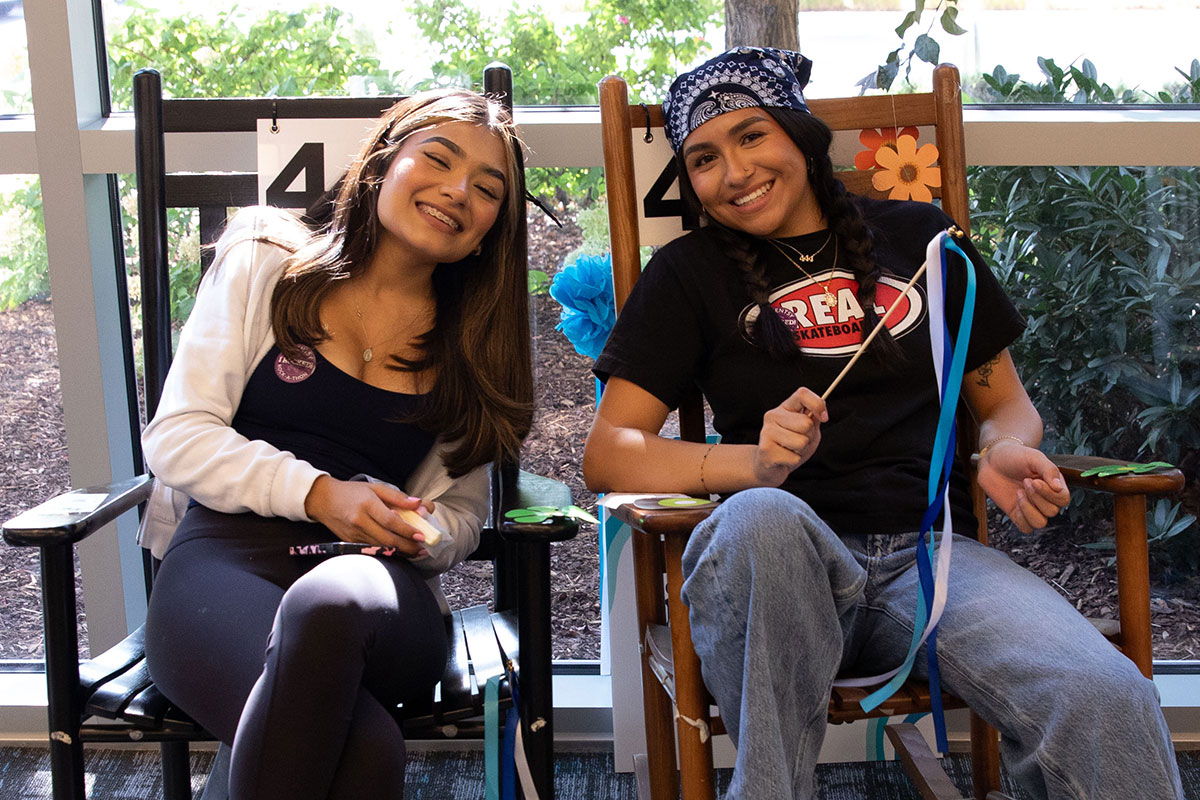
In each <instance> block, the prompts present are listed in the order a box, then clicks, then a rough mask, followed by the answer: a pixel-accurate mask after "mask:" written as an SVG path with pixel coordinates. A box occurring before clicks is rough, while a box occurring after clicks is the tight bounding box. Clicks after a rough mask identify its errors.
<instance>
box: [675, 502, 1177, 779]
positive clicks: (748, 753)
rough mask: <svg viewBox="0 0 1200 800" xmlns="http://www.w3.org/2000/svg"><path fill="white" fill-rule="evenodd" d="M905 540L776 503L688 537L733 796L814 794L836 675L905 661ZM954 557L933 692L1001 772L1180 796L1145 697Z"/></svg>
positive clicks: (1031, 597) (1005, 563) (1055, 624)
mask: <svg viewBox="0 0 1200 800" xmlns="http://www.w3.org/2000/svg"><path fill="white" fill-rule="evenodd" d="M916 537H917V535H916V534H915V533H914V534H909V535H905V536H901V537H893V536H850V537H846V538H845V540H842V539H839V538H838V536H837V535H836V534H835V533H834V532H833V531H832V530H830V529H829V527H828V526H827V525H826V524H825V523H824V522H823V521H822V520H821V519H820V518H819V517H817V515H816V514H815V513H814V512H813V510H812V509H811V508H810V507H809V506H808V505H807V504H806V503H804V502H803V501H802V500H799V499H797V498H796V497H794V496H793V495H791V494H788V493H786V492H783V491H781V490H777V489H753V490H750V491H744V492H739V493H738V494H736V495H734V496H733V497H731V498H729V499H728V500H726V501H725V502H724V503H723V504H722V505H721V507H720V508H719V509H718V510H717V511H716V513H714V514H713V515H712V517H710V518H709V519H708V520H707V521H706V522H705V523H704V524H702V525H701V526H699V527H698V528H697V529H696V531H695V532H694V533H693V534H692V538H691V541H690V542H689V543H688V546H687V550H686V552H685V553H684V558H683V575H684V584H683V596H684V600H685V601H686V602H687V604H688V606H689V609H690V611H689V619H690V621H691V625H692V638H693V639H694V641H695V645H696V651H697V652H698V653H699V655H700V661H701V665H702V669H703V674H704V681H705V683H706V684H707V685H708V688H709V690H710V691H711V692H712V694H713V697H714V698H716V701H717V704H718V705H719V706H720V708H721V709H722V711H723V714H722V716H723V718H724V720H725V725H726V728H727V729H728V730H729V733H730V735H731V736H732V738H733V742H734V744H735V745H737V761H736V764H735V769H734V774H733V781H732V783H731V785H730V789H729V794H728V795H727V797H728V798H745V800H789V799H790V800H801V798H811V797H814V796H815V794H816V788H815V785H814V773H815V770H816V764H817V755H818V753H819V752H820V749H821V742H822V739H823V738H824V735H825V726H826V709H827V707H828V703H829V689H830V684H831V683H832V681H833V679H834V677H835V676H839V675H842V676H847V675H874V674H878V673H880V672H883V671H884V670H886V669H891V668H892V667H894V666H896V665H898V664H899V663H900V662H901V661H902V659H903V658H904V656H905V654H907V652H908V648H909V645H910V643H911V640H912V627H913V619H914V616H915V613H914V612H915V606H916V592H917V588H918V583H919V579H918V576H917V568H916V562H915V556H914V548H913V545H914V544H915V542H916ZM898 548H899V549H898ZM951 553H952V558H951V566H950V590H949V596H948V601H947V605H946V611H945V613H944V614H943V616H942V620H941V623H940V625H939V628H938V639H937V641H938V663H939V665H940V669H941V676H942V684H943V686H944V687H945V688H946V689H947V690H949V691H951V692H953V693H954V694H956V695H958V696H959V697H961V698H962V699H963V700H965V701H967V703H969V704H970V706H971V707H972V708H973V709H974V710H975V711H976V712H977V713H979V714H980V716H982V717H983V718H984V719H985V720H987V721H988V722H989V723H991V724H992V725H994V726H995V727H996V728H997V729H999V731H1000V734H1001V748H1002V751H1003V755H1004V762H1005V767H1006V768H1007V770H1008V772H1009V774H1010V775H1012V776H1013V778H1014V779H1016V780H1017V782H1019V783H1020V785H1021V786H1022V787H1023V788H1024V789H1025V790H1026V791H1028V792H1029V793H1030V795H1032V796H1033V797H1036V798H1073V800H1106V798H1111V799H1112V800H1130V798H1138V799H1139V800H1169V799H1170V798H1182V797H1183V790H1182V788H1181V786H1180V782H1179V772H1178V768H1177V767H1176V764H1175V756H1174V751H1173V749H1172V746H1171V741H1170V732H1169V731H1168V730H1167V726H1166V723H1165V722H1164V720H1163V717H1162V713H1161V710H1160V708H1159V699H1158V693H1157V691H1156V690H1155V688H1154V684H1153V683H1152V682H1151V681H1148V680H1146V679H1145V678H1144V677H1142V675H1141V673H1140V672H1139V671H1138V670H1137V668H1136V667H1134V665H1133V663H1132V662H1131V661H1129V660H1128V659H1127V658H1125V656H1123V655H1121V654H1120V653H1119V652H1118V651H1117V650H1116V648H1114V647H1113V646H1112V645H1111V644H1109V643H1108V641H1107V640H1105V639H1104V637H1102V636H1101V635H1100V634H1099V633H1098V632H1097V631H1096V630H1095V628H1093V627H1092V625H1091V624H1089V623H1088V622H1087V621H1086V620H1085V619H1084V618H1083V617H1082V616H1081V615H1080V614H1079V613H1078V612H1077V611H1076V610H1075V609H1074V608H1073V607H1072V606H1071V605H1070V603H1068V602H1067V601H1066V600H1064V599H1063V598H1062V597H1061V596H1059V594H1058V593H1057V592H1055V591H1054V590H1053V589H1051V588H1050V587H1049V586H1047V585H1046V584H1045V583H1043V582H1042V581H1041V580H1040V579H1038V578H1037V577H1036V576H1034V575H1033V574H1032V573H1030V572H1028V571H1026V570H1024V569H1022V568H1021V567H1018V566H1017V565H1015V564H1013V563H1012V562H1011V561H1010V560H1009V559H1008V557H1007V556H1005V555H1004V554H1003V553H1001V552H999V551H997V550H994V549H992V548H988V547H985V546H983V545H980V544H978V543H977V542H975V541H974V540H972V539H968V538H964V537H961V536H959V537H956V538H955V540H954V547H953V550H952V551H951ZM925 671H926V670H925V654H924V652H923V651H922V652H921V653H919V654H918V656H917V661H916V666H915V667H914V670H913V674H914V675H920V676H924V674H925Z"/></svg>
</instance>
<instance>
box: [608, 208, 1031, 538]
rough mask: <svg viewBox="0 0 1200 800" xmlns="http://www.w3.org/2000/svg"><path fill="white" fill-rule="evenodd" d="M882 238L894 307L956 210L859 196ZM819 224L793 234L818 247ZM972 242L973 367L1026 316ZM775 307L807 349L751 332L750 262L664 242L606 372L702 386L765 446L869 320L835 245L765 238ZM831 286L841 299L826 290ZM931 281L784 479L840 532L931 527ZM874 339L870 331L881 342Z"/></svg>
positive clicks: (881, 298)
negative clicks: (887, 348)
mask: <svg viewBox="0 0 1200 800" xmlns="http://www.w3.org/2000/svg"><path fill="white" fill-rule="evenodd" d="M857 202H859V204H860V208H861V209H862V211H863V216H864V217H865V219H866V221H867V224H868V225H869V227H870V228H871V231H872V234H873V237H874V257H875V259H876V261H877V263H879V264H880V265H881V266H882V268H883V273H884V277H883V278H882V279H881V280H880V284H879V287H878V288H877V291H876V300H875V305H876V307H877V309H878V310H879V312H880V313H879V315H880V316H882V311H883V310H884V309H886V308H887V306H888V305H890V303H891V301H892V300H893V299H894V298H896V297H897V296H899V294H900V290H901V289H902V288H903V286H904V284H906V283H907V282H908V279H909V278H911V277H912V275H913V274H915V273H916V271H917V269H919V268H920V265H921V263H922V262H923V261H924V260H925V248H926V246H927V245H928V243H929V241H930V240H931V239H932V238H933V237H934V236H935V235H936V234H937V233H938V232H939V231H942V230H945V229H946V228H947V227H949V225H950V224H951V220H950V219H949V218H948V217H947V216H946V215H945V214H944V213H943V212H942V211H941V210H940V209H938V208H936V207H935V206H932V205H930V204H927V203H916V202H898V201H876V200H865V199H858V200H857ZM827 236H828V232H827V231H821V232H818V233H814V234H808V235H806V236H800V237H795V238H793V239H788V240H785V241H786V242H788V243H790V244H792V245H794V246H795V247H797V248H798V249H799V250H800V251H802V252H805V253H812V252H813V251H816V250H817V249H818V248H819V247H820V246H821V244H822V242H823V241H825V239H826V238H827ZM959 243H960V245H961V246H962V247H963V249H964V250H965V251H966V252H967V253H968V255H969V256H970V257H971V260H972V261H973V262H974V264H975V266H976V274H977V295H976V307H975V316H974V323H973V326H972V331H971V338H970V345H969V347H968V351H967V359H966V369H967V371H968V372H969V371H971V370H974V369H976V368H978V367H979V366H981V365H982V364H984V363H985V362H987V361H988V360H989V359H990V358H992V357H994V356H995V355H996V354H998V353H999V352H1001V351H1002V350H1003V349H1004V348H1005V347H1007V346H1008V345H1009V344H1010V343H1011V342H1012V341H1013V340H1014V339H1015V338H1016V337H1017V336H1018V335H1020V333H1021V331H1022V330H1023V328H1024V321H1023V320H1022V319H1021V317H1020V315H1019V314H1018V313H1017V311H1016V309H1015V308H1014V307H1013V305H1012V303H1011V302H1010V301H1009V300H1008V298H1007V297H1006V296H1005V294H1004V291H1003V290H1002V289H1001V287H1000V285H999V284H998V283H997V282H996V279H995V277H994V276H993V275H992V274H991V271H990V270H989V269H988V268H987V266H986V265H985V264H984V262H983V260H982V258H980V256H979V254H978V253H977V252H976V250H975V248H974V247H973V246H971V245H970V243H969V242H967V241H965V240H959ZM762 250H763V255H762V258H763V259H765V264H766V269H767V275H768V278H769V285H770V286H772V287H773V289H772V292H771V298H772V305H774V306H775V308H776V309H777V310H778V311H779V312H780V315H781V317H783V318H784V321H785V323H787V324H788V326H789V327H790V328H791V329H792V330H793V331H794V332H795V334H796V336H797V338H798V339H799V341H800V345H801V349H802V353H803V354H802V355H800V356H796V357H793V358H791V359H789V360H778V359H773V358H772V357H771V356H769V355H768V354H767V353H765V352H764V351H763V350H761V349H759V348H758V347H756V346H754V345H753V344H751V343H750V341H749V339H748V337H747V335H746V334H745V330H746V321H747V319H748V318H751V319H752V318H753V315H754V313H756V310H757V309H756V308H755V307H754V305H753V303H752V302H751V301H750V300H749V295H748V294H747V290H746V287H745V284H744V282H743V277H742V274H741V272H740V271H739V270H738V269H737V267H736V266H735V265H734V264H733V262H732V261H731V260H730V259H728V258H726V257H725V256H724V255H723V247H722V245H721V243H720V241H719V239H718V238H717V237H716V236H715V235H714V234H713V233H712V232H711V231H708V230H704V229H701V230H698V231H694V232H692V233H690V234H688V235H686V236H683V237H681V238H679V239H676V240H675V241H673V242H671V243H670V244H668V245H666V246H665V247H663V248H662V250H661V251H659V252H658V253H657V254H656V255H655V256H654V258H653V259H651V261H650V264H649V265H647V267H646V270H645V272H644V273H643V275H642V277H641V278H640V279H639V280H638V282H637V284H636V285H635V287H634V290H633V292H632V294H631V295H630V297H629V299H628V301H627V302H626V304H625V307H624V308H623V309H622V311H621V315H620V316H619V317H618V319H617V323H616V326H615V328H614V329H613V332H612V335H611V336H610V337H609V339H608V343H607V345H606V346H605V348H604V352H603V353H602V354H601V356H600V358H599V359H597V361H596V365H595V367H594V370H595V372H596V374H597V375H598V376H599V377H600V379H601V380H607V379H608V377H610V376H617V377H620V378H624V379H625V380H629V381H631V382H633V383H635V384H637V385H638V386H640V387H641V388H643V389H645V390H646V391H648V392H650V393H651V394H653V395H654V396H655V397H657V398H658V399H660V400H661V401H662V402H663V403H665V404H666V405H667V406H668V407H670V408H675V407H677V406H678V404H679V401H680V399H681V398H682V397H683V396H684V395H685V393H686V392H687V390H688V389H689V387H691V386H693V385H696V386H699V388H700V390H701V391H702V392H703V393H704V395H705V397H706V398H707V400H708V403H709V406H710V407H711V408H712V411H713V427H714V428H715V429H716V431H717V432H718V433H719V434H721V440H722V441H723V442H727V443H733V444H756V443H757V442H758V435H759V431H760V429H761V428H762V418H763V414H765V413H766V412H767V411H768V410H770V409H772V408H774V407H776V406H778V405H779V404H780V403H782V402H783V401H784V400H785V399H786V398H787V397H788V396H789V395H790V394H791V393H792V392H794V391H795V390H796V389H797V388H799V387H800V386H807V387H808V388H809V389H811V390H813V391H814V392H816V393H817V394H821V393H822V392H824V390H825V388H826V387H828V386H829V384H830V383H831V382H832V381H833V379H834V377H835V376H836V375H837V374H838V373H839V372H840V371H841V369H842V367H843V366H844V365H845V364H846V362H847V361H848V360H849V359H850V357H851V355H852V354H853V352H854V350H855V348H856V345H857V344H858V343H859V342H860V341H861V339H862V334H861V330H860V328H859V325H858V320H859V319H861V317H862V311H861V308H860V307H859V305H858V302H857V299H856V294H857V289H858V285H857V282H856V281H855V280H854V279H853V276H852V274H851V273H850V272H849V271H848V270H846V269H842V268H840V267H839V268H835V266H834V262H835V259H836V258H838V257H839V254H838V253H837V252H836V249H834V248H833V247H832V246H830V247H825V248H824V250H822V251H821V252H820V253H819V255H818V256H817V259H816V261H815V262H814V263H813V264H803V267H804V268H805V269H807V271H808V273H809V275H805V273H804V272H802V271H801V270H800V269H797V267H796V266H795V265H794V264H793V263H791V262H790V261H788V260H786V259H785V258H784V256H783V255H781V254H780V253H779V252H778V251H777V250H776V248H774V247H772V246H764V247H763V248H762ZM955 262H956V259H953V258H951V260H950V267H949V269H948V275H947V281H946V283H947V292H948V298H947V304H946V306H947V312H946V315H947V321H948V326H947V327H948V328H949V330H950V332H951V335H953V334H954V332H955V331H956V330H957V325H958V321H959V319H960V317H961V309H962V300H963V295H964V291H965V286H966V278H965V270H964V268H963V266H962V265H961V263H959V264H957V266H956V263H955ZM826 287H828V288H829V290H830V291H831V292H832V293H833V294H834V295H835V296H836V297H837V303H836V309H834V310H830V309H828V308H827V307H826V305H825V304H824V302H822V301H821V300H819V299H818V298H820V297H823V296H824V294H825V289H826ZM928 323H929V320H928V313H927V304H926V293H925V287H924V279H922V280H921V281H919V282H918V283H917V285H916V286H915V287H914V289H913V291H911V292H910V293H909V301H908V303H907V304H905V305H903V306H901V308H899V309H898V310H897V312H896V314H895V315H894V317H893V319H892V320H891V321H890V322H889V330H890V331H891V332H892V335H893V336H894V337H895V341H896V343H897V345H898V346H899V348H900V350H901V351H902V356H901V357H900V359H898V360H896V361H895V362H893V363H890V364H888V363H884V362H881V361H880V360H879V359H877V358H873V357H872V353H871V351H868V352H867V353H866V354H865V355H864V356H863V357H862V358H861V359H860V360H859V361H858V363H856V364H855V365H854V367H852V368H851V370H850V372H849V373H848V374H847V376H846V378H845V379H844V380H843V381H842V383H840V384H839V385H838V387H837V388H836V389H835V390H834V392H833V393H832V394H831V395H830V397H829V398H828V400H827V404H828V409H829V422H827V423H825V424H824V425H822V428H821V444H820V446H819V447H818V448H817V450H816V452H815V453H814V454H813V457H812V459H811V460H809V461H808V462H806V463H805V464H803V465H802V466H801V467H799V468H798V469H796V470H795V471H794V472H793V473H792V474H791V476H790V477H789V478H788V480H787V481H786V482H785V483H784V484H783V487H782V488H783V489H785V490H787V491H789V492H792V493H793V494H795V495H797V496H799V497H801V498H802V499H804V500H805V501H806V502H808V503H809V505H811V506H812V507H813V509H814V510H815V511H816V512H817V513H818V514H819V515H820V516H821V517H822V518H823V519H824V520H825V521H826V522H827V523H828V524H829V525H830V527H832V528H833V529H834V530H835V531H837V532H838V533H841V534H852V533H900V532H905V531H912V530H917V529H918V528H919V527H920V521H921V517H922V515H923V513H924V511H925V507H926V494H927V491H928V490H927V484H928V475H929V459H930V457H931V453H932V450H933V437H934V431H935V430H936V427H937V418H938V413H939V404H938V397H937V392H936V387H935V385H934V373H933V361H932V357H931V355H930V343H929V330H928ZM873 348H874V345H872V349H873ZM951 506H952V509H953V516H954V523H955V529H956V530H957V531H959V532H962V533H967V534H973V533H974V526H975V521H974V515H973V513H972V511H971V502H970V496H969V492H968V491H967V487H966V481H965V476H964V473H963V471H962V469H961V466H959V465H956V468H955V472H954V477H953V480H952V481H951Z"/></svg>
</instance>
